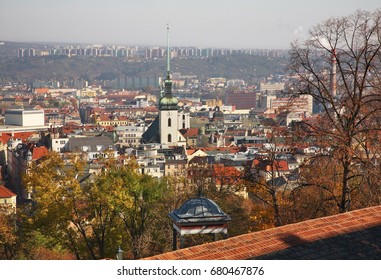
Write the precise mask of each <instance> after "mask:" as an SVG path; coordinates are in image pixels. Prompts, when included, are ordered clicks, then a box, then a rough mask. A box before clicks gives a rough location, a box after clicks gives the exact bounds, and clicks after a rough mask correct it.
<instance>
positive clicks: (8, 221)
mask: <svg viewBox="0 0 381 280" xmlns="http://www.w3.org/2000/svg"><path fill="white" fill-rule="evenodd" d="M15 222H16V221H15V215H14V214H5V213H3V212H0V259H1V260H10V259H13V258H14V256H15V244H16V241H17V235H16V223H15Z"/></svg>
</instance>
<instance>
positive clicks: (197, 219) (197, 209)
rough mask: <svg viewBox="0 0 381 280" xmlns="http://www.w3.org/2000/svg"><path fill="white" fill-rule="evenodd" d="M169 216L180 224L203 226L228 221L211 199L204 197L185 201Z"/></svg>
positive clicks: (226, 216) (227, 217) (228, 218)
mask: <svg viewBox="0 0 381 280" xmlns="http://www.w3.org/2000/svg"><path fill="white" fill-rule="evenodd" d="M169 216H170V217H171V218H172V220H174V221H175V222H177V223H180V224H195V223H197V224H205V223H215V222H223V223H226V222H227V221H230V217H229V216H228V215H227V214H225V213H224V212H223V211H222V210H221V208H220V207H219V206H218V205H217V204H216V203H215V202H214V201H213V200H211V199H208V198H205V197H198V198H192V199H189V200H187V201H186V202H185V203H184V204H183V205H181V207H180V208H179V209H175V210H173V211H172V212H171V213H169Z"/></svg>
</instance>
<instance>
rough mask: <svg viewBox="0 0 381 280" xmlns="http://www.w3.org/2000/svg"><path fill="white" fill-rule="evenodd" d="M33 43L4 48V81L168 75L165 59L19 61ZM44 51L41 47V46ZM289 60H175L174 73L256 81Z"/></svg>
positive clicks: (0, 57)
mask: <svg viewBox="0 0 381 280" xmlns="http://www.w3.org/2000/svg"><path fill="white" fill-rule="evenodd" d="M32 47H34V45H33V44H32V43H28V44H27V43H10V42H5V44H4V45H1V46H0V82H4V81H17V82H23V83H30V82H31V81H34V80H45V81H48V80H58V81H64V80H72V79H78V78H83V79H86V80H89V81H90V82H92V81H94V80H110V79H114V78H115V77H117V76H123V75H127V76H145V75H156V76H164V75H165V71H166V62H165V59H157V60H144V59H135V60H131V61H127V60H126V59H124V58H115V57H82V56H78V57H71V58H69V57H66V56H46V57H32V58H23V59H19V58H17V55H16V54H17V49H18V48H32ZM39 47H40V48H41V44H40V45H39ZM286 65H287V59H281V58H268V57H261V56H254V55H248V54H234V55H231V56H225V55H221V56H215V57H209V58H188V59H173V60H172V61H171V70H172V72H180V73H181V74H182V75H195V76H197V77H198V78H199V79H203V78H207V77H225V78H228V79H233V78H234V79H237V78H239V79H244V80H245V81H246V82H255V81H256V80H257V79H258V78H261V77H268V76H269V75H270V74H274V75H275V74H283V73H284V72H285V69H286Z"/></svg>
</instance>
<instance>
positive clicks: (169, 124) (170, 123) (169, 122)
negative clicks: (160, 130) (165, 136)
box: [168, 118, 172, 127]
mask: <svg viewBox="0 0 381 280" xmlns="http://www.w3.org/2000/svg"><path fill="white" fill-rule="evenodd" d="M171 125H172V120H171V118H168V127H171Z"/></svg>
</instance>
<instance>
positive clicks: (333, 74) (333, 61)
mask: <svg viewBox="0 0 381 280" xmlns="http://www.w3.org/2000/svg"><path fill="white" fill-rule="evenodd" d="M336 64H337V61H336V49H333V50H332V59H331V73H330V89H329V91H330V94H331V96H332V97H335V96H336Z"/></svg>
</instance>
